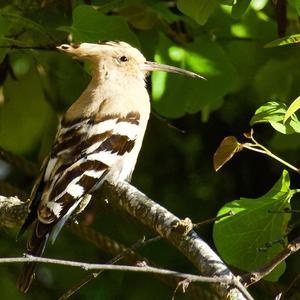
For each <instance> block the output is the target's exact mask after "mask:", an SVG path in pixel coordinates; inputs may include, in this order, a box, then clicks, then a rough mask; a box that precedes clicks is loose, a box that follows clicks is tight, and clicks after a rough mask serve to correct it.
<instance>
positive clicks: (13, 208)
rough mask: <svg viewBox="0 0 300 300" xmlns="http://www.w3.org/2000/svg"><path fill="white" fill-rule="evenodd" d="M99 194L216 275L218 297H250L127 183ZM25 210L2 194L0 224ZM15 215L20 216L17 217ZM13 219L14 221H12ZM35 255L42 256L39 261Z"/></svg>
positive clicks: (203, 247)
mask: <svg viewBox="0 0 300 300" xmlns="http://www.w3.org/2000/svg"><path fill="white" fill-rule="evenodd" d="M99 194H100V193H98V194H97V195H95V196H96V197H100V198H101V199H102V200H104V199H109V201H110V203H111V204H112V205H118V206H121V207H122V208H123V209H125V210H126V211H127V212H129V213H130V214H131V215H133V216H135V217H136V218H138V219H139V220H140V221H141V222H142V223H144V224H146V225H148V226H149V227H151V228H152V229H153V230H155V231H156V232H158V233H159V234H160V235H161V236H162V237H164V238H166V239H167V240H168V241H169V242H171V243H172V244H173V245H174V246H176V247H177V248H178V249H179V250H180V251H181V252H182V253H183V254H184V255H185V256H186V257H188V258H189V259H190V261H191V262H192V263H193V264H194V265H195V266H196V267H197V268H198V270H199V271H200V272H201V274H204V276H207V277H210V278H218V279H217V280H216V281H215V280H212V281H209V282H211V283H212V284H213V285H212V288H213V289H214V290H215V292H216V293H217V294H218V295H219V296H220V297H221V298H225V297H228V296H229V297H233V299H247V300H250V299H253V298H252V297H251V295H250V294H249V293H248V291H247V290H246V289H245V287H244V286H243V285H242V284H241V283H240V282H239V280H238V279H237V278H236V277H235V276H234V275H233V274H232V273H231V272H230V270H229V269H228V268H227V266H226V265H225V264H224V262H223V261H222V260H221V259H220V258H219V257H218V256H217V254H216V253H215V252H214V251H213V250H212V249H211V248H210V247H209V246H208V245H207V244H206V243H205V242H204V241H203V240H202V239H200V237H199V236H198V235H197V234H196V232H194V231H193V230H190V231H189V232H185V230H183V228H182V226H178V224H181V223H182V222H181V221H180V219H179V218H177V217H176V216H174V215H173V214H171V213H170V212H169V211H167V210H166V209H165V208H163V207H161V206H160V205H159V204H157V203H155V202H154V201H152V200H150V199H149V198H148V197H147V196H146V195H144V194H143V193H141V192H140V191H138V190H137V189H136V188H134V187H133V186H131V185H130V184H129V183H126V182H121V183H118V184H117V185H113V184H111V183H108V182H105V184H104V185H103V188H102V189H101V195H99ZM27 211H28V203H26V202H22V201H20V200H19V199H18V198H17V197H8V198H7V197H3V196H1V198H0V224H2V225H5V226H8V227H15V226H19V224H20V222H21V218H24V217H25V215H26V213H27ZM11 216H14V217H11ZM16 216H22V217H19V218H16ZM1 218H2V219H3V220H7V219H9V220H10V221H9V222H6V223H5V222H4V221H3V220H1ZM14 221H15V224H14V223H13V222H14ZM31 259H33V258H31ZM34 259H37V261H38V262H42V260H43V258H34ZM38 259H41V260H40V261H39V260H38ZM10 260H12V259H7V260H5V259H4V258H3V259H1V260H0V262H3V263H4V262H6V263H8V262H12V261H10ZM18 261H19V262H24V261H28V257H26V258H18ZM16 262H17V261H16ZM81 267H82V265H81ZM137 268H140V267H137ZM175 273H176V272H175ZM169 275H171V274H169ZM192 278H193V277H192ZM198 279H199V278H198ZM221 279H222V280H221ZM206 282H208V281H206Z"/></svg>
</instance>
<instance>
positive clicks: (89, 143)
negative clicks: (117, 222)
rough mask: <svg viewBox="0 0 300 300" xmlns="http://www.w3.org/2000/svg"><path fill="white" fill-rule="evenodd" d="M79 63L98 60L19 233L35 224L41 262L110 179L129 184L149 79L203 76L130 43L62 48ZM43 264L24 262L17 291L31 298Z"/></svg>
mask: <svg viewBox="0 0 300 300" xmlns="http://www.w3.org/2000/svg"><path fill="white" fill-rule="evenodd" d="M57 48H58V49H59V50H61V51H62V52H65V53H68V54H71V55H72V56H73V57H74V58H77V59H80V60H88V61H90V62H91V67H92V78H91V81H90V83H89V85H88V87H87V88H86V89H85V91H84V92H83V93H82V95H81V96H80V97H79V99H78V100H77V101H75V102H74V103H73V105H71V107H70V108H69V109H68V110H67V112H66V113H65V114H64V116H63V117H62V119H61V122H60V124H59V128H58V132H57V135H56V138H55V141H54V145H53V147H52V151H51V153H50V155H49V158H48V160H47V161H46V162H45V163H44V165H43V167H42V171H41V175H40V176H39V178H38V180H37V182H36V184H35V186H34V188H33V190H32V193H31V197H30V198H31V204H30V212H29V215H28V217H27V219H26V221H25V222H24V224H23V226H22V228H21V230H20V234H22V233H23V232H24V231H25V230H26V229H27V227H28V226H29V225H30V224H32V223H34V224H33V231H32V234H31V236H30V237H29V239H28V242H27V253H28V254H30V255H33V256H42V254H43V252H44V249H45V246H46V243H47V241H48V240H49V239H50V240H51V241H52V242H53V241H54V240H55V239H56V237H57V235H58V233H59V231H60V230H61V228H62V226H63V225H64V223H65V222H66V221H67V220H68V219H69V218H70V216H71V215H72V214H73V213H75V212H76V211H77V210H78V209H79V207H81V210H82V209H83V208H84V207H85V206H86V205H87V203H88V202H89V200H90V198H91V193H92V192H93V191H94V190H95V189H97V188H99V187H101V184H102V183H103V181H104V180H109V181H111V182H113V183H116V182H118V181H124V180H127V181H129V180H130V178H131V174H132V172H133V170H134V167H135V164H136V161H137V157H138V154H139V152H140V149H141V146H142V141H143V137H144V133H145V130H146V126H147V122H148V119H149V114H150V99H149V95H148V92H147V89H146V83H145V78H146V76H147V74H148V73H149V72H150V71H154V70H160V71H166V72H173V73H178V74H184V75H188V76H191V77H194V78H203V77H201V76H200V75H197V74H195V73H193V72H190V71H186V70H182V69H179V68H176V67H172V66H167V65H162V64H157V63H154V62H149V61H146V59H145V57H144V56H143V55H142V54H141V52H140V51H139V50H137V49H136V48H133V47H132V46H130V45H129V44H127V43H125V42H111V41H103V42H100V43H99V44H90V43H81V44H71V45H68V44H63V45H61V46H58V47H57ZM35 268H36V263H34V262H29V263H25V265H24V268H23V272H22V274H21V276H20V278H19V281H18V288H19V289H20V290H21V291H22V292H26V291H27V290H28V289H29V287H30V285H31V282H32V280H33V278H34V272H35Z"/></svg>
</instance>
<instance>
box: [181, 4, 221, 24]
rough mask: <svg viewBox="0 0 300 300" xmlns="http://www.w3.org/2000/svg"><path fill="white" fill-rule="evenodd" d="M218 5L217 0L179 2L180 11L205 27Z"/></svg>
mask: <svg viewBox="0 0 300 300" xmlns="http://www.w3.org/2000/svg"><path fill="white" fill-rule="evenodd" d="M217 4H218V1H217V0H177V7H178V9H179V10H180V11H181V12H183V13H184V14H185V15H187V16H189V17H191V18H193V19H194V20H195V21H196V22H198V23H199V24H200V25H204V24H205V23H206V21H207V19H208V17H209V16H210V15H211V14H212V13H213V11H214V10H215V8H216V6H217Z"/></svg>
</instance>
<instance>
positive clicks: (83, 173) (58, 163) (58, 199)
mask: <svg viewBox="0 0 300 300" xmlns="http://www.w3.org/2000/svg"><path fill="white" fill-rule="evenodd" d="M62 125H63V127H62V128H61V129H60V130H59V133H58V136H57V138H56V143H55V145H54V147H53V150H52V153H51V157H50V159H49V162H48V165H47V167H46V170H45V175H44V182H45V187H44V191H43V194H42V198H41V203H40V205H39V207H38V218H39V220H40V221H41V222H42V223H44V224H50V223H57V222H58V221H60V220H61V221H62V223H64V222H65V221H66V220H67V219H68V217H69V216H70V215H71V213H72V212H73V211H74V210H75V209H76V207H77V206H78V204H79V202H80V200H81V199H82V198H83V197H84V196H85V195H86V194H88V193H89V192H91V191H92V190H93V189H94V188H95V187H96V186H97V185H99V182H101V181H103V179H104V178H105V176H106V175H107V174H109V172H110V171H111V170H112V169H114V172H116V170H115V169H116V168H115V167H114V166H116V165H118V166H119V165H122V163H120V162H122V160H126V155H128V154H130V152H131V151H132V149H133V147H134V145H135V140H136V137H137V135H138V132H139V130H138V125H139V114H138V113H134V112H132V113H129V114H127V115H126V116H125V117H121V116H116V115H109V116H104V117H102V118H98V119H84V120H78V121H77V122H72V123H69V124H68V123H66V122H65V123H64V122H63V123H62ZM133 167H134V166H133ZM131 171H132V170H128V171H127V172H128V174H125V175H124V174H123V175H122V177H124V178H122V179H126V177H128V176H130V173H131ZM119 172H122V168H121V169H120V170H119ZM62 225H63V224H61V225H60V226H59V228H58V230H59V229H60V227H61V226H62Z"/></svg>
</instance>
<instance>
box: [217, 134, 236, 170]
mask: <svg viewBox="0 0 300 300" xmlns="http://www.w3.org/2000/svg"><path fill="white" fill-rule="evenodd" d="M240 150H241V149H240V143H239V142H238V140H237V139H236V137H235V136H227V137H226V138H224V139H223V141H222V142H221V144H220V146H219V147H218V149H217V150H216V152H215V154H214V169H215V171H218V170H219V169H220V168H221V167H223V166H224V164H226V163H227V162H228V161H229V160H230V159H231V158H232V157H233V155H234V154H235V153H237V152H238V151H240Z"/></svg>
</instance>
